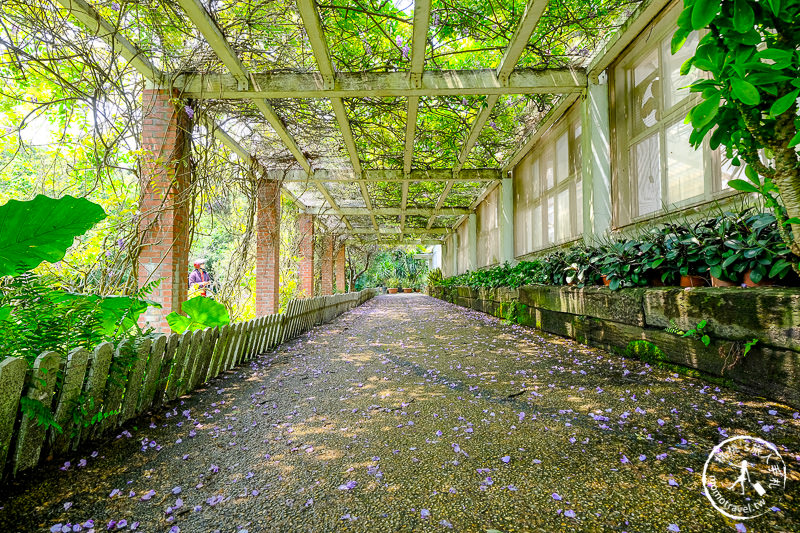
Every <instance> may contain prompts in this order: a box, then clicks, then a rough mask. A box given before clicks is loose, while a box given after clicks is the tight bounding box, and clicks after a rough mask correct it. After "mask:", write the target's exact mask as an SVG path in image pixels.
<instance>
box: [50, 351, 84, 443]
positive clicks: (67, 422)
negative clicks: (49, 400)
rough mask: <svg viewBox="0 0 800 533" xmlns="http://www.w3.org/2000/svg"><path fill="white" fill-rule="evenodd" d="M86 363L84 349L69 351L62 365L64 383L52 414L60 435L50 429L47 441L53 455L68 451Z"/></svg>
mask: <svg viewBox="0 0 800 533" xmlns="http://www.w3.org/2000/svg"><path fill="white" fill-rule="evenodd" d="M88 363H89V351H88V350H86V349H85V348H75V349H74V350H72V351H70V352H69V354H67V359H66V361H64V363H63V375H64V382H63V383H62V384H61V390H60V391H59V392H58V397H57V398H56V409H55V412H54V414H53V416H54V418H55V420H56V423H57V424H58V425H59V426H61V433H59V432H58V431H56V429H55V428H50V431H49V439H48V441H49V448H50V451H51V452H52V453H53V455H60V454H62V453H64V452H66V451H67V450H68V449H69V442H70V438H71V436H72V433H73V425H74V422H73V417H72V410H73V409H75V408H76V406H77V401H78V397H79V396H80V395H81V392H82V391H83V379H84V378H85V377H86V366H87V365H88Z"/></svg>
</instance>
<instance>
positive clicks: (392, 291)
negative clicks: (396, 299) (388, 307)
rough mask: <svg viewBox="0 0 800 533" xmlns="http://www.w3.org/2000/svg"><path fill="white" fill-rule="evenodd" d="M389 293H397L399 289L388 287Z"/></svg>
mask: <svg viewBox="0 0 800 533" xmlns="http://www.w3.org/2000/svg"><path fill="white" fill-rule="evenodd" d="M386 291H387V292H388V293H389V294H397V289H386Z"/></svg>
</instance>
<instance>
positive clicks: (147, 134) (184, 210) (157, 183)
mask: <svg viewBox="0 0 800 533" xmlns="http://www.w3.org/2000/svg"><path fill="white" fill-rule="evenodd" d="M175 98H177V92H173V91H170V90H162V89H146V90H145V91H144V92H143V93H142V110H143V112H142V120H143V124H142V150H143V156H142V177H141V181H140V184H139V185H140V191H141V192H140V194H141V196H140V197H139V226H138V232H139V239H140V243H141V249H140V252H139V261H138V263H139V264H138V281H139V286H140V287H141V286H142V285H144V284H145V283H148V282H151V281H153V280H161V284H160V285H159V287H158V288H156V289H155V291H153V293H152V294H151V295H150V296H149V298H150V299H152V300H155V301H156V302H158V303H160V304H161V305H162V308H161V309H153V308H150V309H149V310H148V311H147V313H146V314H145V315H144V316H143V318H142V320H143V322H149V323H150V325H151V326H153V327H154V328H155V329H156V330H157V331H161V332H169V325H168V324H167V321H166V320H165V319H164V317H165V316H166V315H167V314H169V313H170V312H171V311H180V306H181V303H183V302H184V301H185V300H186V293H187V287H188V283H189V281H188V280H189V278H188V276H189V208H190V198H189V196H188V195H189V184H190V181H191V167H190V165H189V160H188V159H189V147H188V140H189V137H188V132H190V131H191V118H190V117H189V115H188V114H187V113H186V110H185V108H184V105H183V104H181V103H178V104H175V103H173V101H174V100H173V101H171V100H172V99H175Z"/></svg>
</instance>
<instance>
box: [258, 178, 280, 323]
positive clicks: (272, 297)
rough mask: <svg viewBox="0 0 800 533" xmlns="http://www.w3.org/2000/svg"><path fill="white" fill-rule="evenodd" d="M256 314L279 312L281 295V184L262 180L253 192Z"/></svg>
mask: <svg viewBox="0 0 800 533" xmlns="http://www.w3.org/2000/svg"><path fill="white" fill-rule="evenodd" d="M256 195H257V197H256V200H257V202H258V205H257V209H258V211H257V213H258V214H257V217H256V219H257V227H256V229H257V230H258V240H257V241H256V316H264V315H271V314H273V313H277V312H278V306H279V303H280V302H279V299H280V298H279V296H280V284H279V281H280V268H279V267H280V253H281V188H280V185H279V184H278V182H277V181H267V180H262V181H261V182H259V184H258V191H257V193H256Z"/></svg>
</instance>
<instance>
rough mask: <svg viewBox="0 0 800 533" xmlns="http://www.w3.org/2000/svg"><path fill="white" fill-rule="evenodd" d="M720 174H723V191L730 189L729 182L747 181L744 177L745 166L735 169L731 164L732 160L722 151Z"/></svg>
mask: <svg viewBox="0 0 800 533" xmlns="http://www.w3.org/2000/svg"><path fill="white" fill-rule="evenodd" d="M720 151H721V152H722V153H720V171H721V172H720V173H721V176H720V177H721V181H722V184H721V185H722V187H721V188H722V189H723V190H725V189H730V186H729V185H728V182H729V181H731V180H741V179H746V177H745V175H744V165H739V166H738V167H735V166H733V165H732V164H731V160H730V159H728V158H727V157H725V150H724V149H721V150H720Z"/></svg>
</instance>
